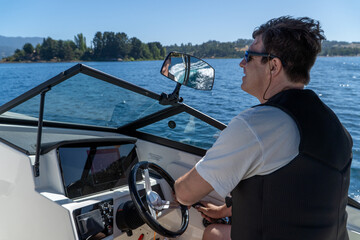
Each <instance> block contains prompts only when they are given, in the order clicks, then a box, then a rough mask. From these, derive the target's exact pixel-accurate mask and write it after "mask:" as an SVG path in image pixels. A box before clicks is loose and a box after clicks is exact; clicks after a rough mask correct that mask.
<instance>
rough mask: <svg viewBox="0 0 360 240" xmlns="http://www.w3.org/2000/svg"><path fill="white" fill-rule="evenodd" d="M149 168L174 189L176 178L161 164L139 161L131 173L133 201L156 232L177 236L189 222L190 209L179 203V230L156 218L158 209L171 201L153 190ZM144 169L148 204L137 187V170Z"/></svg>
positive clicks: (164, 207) (168, 205)
mask: <svg viewBox="0 0 360 240" xmlns="http://www.w3.org/2000/svg"><path fill="white" fill-rule="evenodd" d="M149 168H150V169H152V170H154V171H155V172H156V173H158V174H160V176H161V177H162V178H163V179H165V181H166V182H167V183H168V184H169V185H170V187H171V188H172V190H173V191H174V183H175V181H174V179H173V178H172V177H171V176H170V175H169V174H168V173H167V172H166V171H165V170H164V169H162V168H161V167H160V166H158V165H156V164H155V163H150V162H146V161H144V162H139V163H137V164H136V165H134V166H133V168H132V169H131V172H130V175H129V189H130V196H131V199H132V201H133V202H134V205H135V208H136V210H137V211H138V213H139V215H140V217H141V218H142V219H143V220H144V222H145V223H146V224H147V225H148V226H149V227H151V228H152V229H153V230H154V231H155V232H157V233H159V234H160V235H162V236H164V237H170V238H175V237H177V236H179V235H181V234H183V233H184V232H185V230H186V228H187V226H188V224H189V210H188V207H187V206H184V205H181V204H179V205H178V206H177V208H180V210H181V218H182V222H181V226H180V228H179V230H177V231H170V230H168V229H166V228H165V227H163V226H162V225H161V224H160V223H159V222H158V221H157V220H156V218H157V217H156V211H161V210H163V209H167V208H173V207H170V205H171V203H170V202H168V201H164V200H162V199H161V197H160V196H159V195H158V194H157V193H156V192H154V191H152V190H151V184H150V177H149ZM139 170H142V171H143V173H144V176H145V191H146V202H147V205H148V206H145V204H144V202H143V201H142V199H141V196H140V194H139V191H138V189H137V187H136V176H137V172H138V171H139Z"/></svg>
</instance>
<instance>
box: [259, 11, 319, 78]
mask: <svg viewBox="0 0 360 240" xmlns="http://www.w3.org/2000/svg"><path fill="white" fill-rule="evenodd" d="M260 35H261V38H262V41H263V44H264V48H265V49H264V51H265V52H267V53H271V54H273V55H276V56H278V57H279V58H280V59H281V61H282V63H283V66H284V70H285V72H286V74H287V75H288V76H289V78H290V81H292V82H302V83H304V84H308V83H309V81H310V69H311V67H312V66H313V65H314V63H315V60H316V56H317V54H318V53H319V52H320V51H321V41H322V40H324V39H325V36H324V31H323V30H322V29H321V28H320V23H319V21H315V20H313V19H311V18H308V17H302V18H296V19H295V18H292V17H290V16H283V17H279V18H274V19H271V20H269V21H268V22H267V23H265V24H263V25H261V26H260V27H259V28H257V29H255V31H254V32H253V38H254V39H255V38H256V37H257V36H260ZM266 61H267V58H263V62H266Z"/></svg>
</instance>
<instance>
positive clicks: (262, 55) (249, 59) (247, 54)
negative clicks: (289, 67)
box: [244, 51, 284, 65]
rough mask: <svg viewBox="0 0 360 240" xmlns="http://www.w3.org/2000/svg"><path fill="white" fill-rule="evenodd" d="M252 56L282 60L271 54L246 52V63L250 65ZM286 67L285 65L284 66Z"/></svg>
mask: <svg viewBox="0 0 360 240" xmlns="http://www.w3.org/2000/svg"><path fill="white" fill-rule="evenodd" d="M251 56H261V57H268V58H271V59H273V58H278V59H280V58H279V57H278V56H275V55H273V54H271V53H259V52H252V51H245V56H244V58H245V61H246V62H247V63H248V62H250V61H251V59H252V58H251ZM280 61H281V63H282V60H281V59H280ZM283 65H284V64H283Z"/></svg>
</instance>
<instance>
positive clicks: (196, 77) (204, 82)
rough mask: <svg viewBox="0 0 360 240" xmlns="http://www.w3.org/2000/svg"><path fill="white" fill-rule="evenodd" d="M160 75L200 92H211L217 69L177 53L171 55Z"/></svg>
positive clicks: (195, 58) (167, 58) (198, 59)
mask: <svg viewBox="0 0 360 240" xmlns="http://www.w3.org/2000/svg"><path fill="white" fill-rule="evenodd" d="M160 73H161V74H162V75H164V76H165V77H167V78H169V79H171V80H173V81H175V82H177V83H180V84H181V85H185V86H187V87H191V88H195V89H199V90H211V89H212V87H213V85H214V79H215V69H214V68H213V67H212V66H210V65H209V64H208V63H207V62H205V61H203V60H202V59H200V58H197V57H194V56H191V55H189V54H185V53H177V52H171V53H169V55H168V56H167V57H166V58H165V61H164V63H163V65H162V67H161V70H160Z"/></svg>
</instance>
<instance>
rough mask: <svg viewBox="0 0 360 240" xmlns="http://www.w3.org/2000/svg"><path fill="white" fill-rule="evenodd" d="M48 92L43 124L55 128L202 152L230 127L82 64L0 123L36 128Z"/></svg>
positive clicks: (2, 115) (7, 110)
mask: <svg viewBox="0 0 360 240" xmlns="http://www.w3.org/2000/svg"><path fill="white" fill-rule="evenodd" d="M44 89H45V90H48V89H49V90H48V91H46V93H45V97H44V112H43V121H44V123H48V124H50V123H52V126H53V125H54V124H55V125H56V124H58V123H61V124H71V126H80V125H81V128H84V127H85V129H86V128H87V126H95V127H101V128H104V127H105V128H111V129H110V130H111V131H118V132H134V131H139V132H143V133H147V134H151V135H155V136H158V137H162V138H167V139H170V140H174V141H177V142H182V143H185V144H188V145H193V146H196V147H200V148H203V149H207V148H209V147H211V145H212V144H213V143H214V142H215V138H214V136H216V135H217V134H218V132H219V129H221V128H224V126H225V125H222V123H220V122H217V121H216V120H214V119H211V118H210V117H208V116H206V115H204V114H202V113H201V112H198V111H196V110H195V109H192V108H191V107H189V106H187V105H185V104H175V105H161V104H160V103H159V99H160V95H158V94H156V93H153V92H150V91H148V90H146V89H143V88H141V87H138V86H135V85H132V84H130V83H128V82H126V81H123V80H121V79H119V78H116V77H113V76H110V75H107V74H105V73H102V72H99V71H97V70H96V69H92V68H89V67H86V66H84V65H81V64H78V65H76V66H74V67H73V68H71V69H69V70H68V71H66V72H63V73H61V74H59V75H58V76H55V77H54V78H52V79H50V80H48V81H47V82H44V83H43V84H41V85H39V86H37V87H35V88H34V89H32V90H30V91H28V92H26V93H24V94H23V95H21V96H19V97H18V98H16V99H14V100H12V101H10V102H8V103H6V104H4V105H2V106H0V119H7V122H9V121H13V120H14V119H15V120H17V121H18V120H20V121H21V122H29V121H32V123H33V124H35V122H37V121H38V118H39V112H40V105H41V104H40V102H41V93H42V92H43V91H44ZM200 119H201V120H200ZM204 119H205V120H204ZM213 123H214V124H213Z"/></svg>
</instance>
